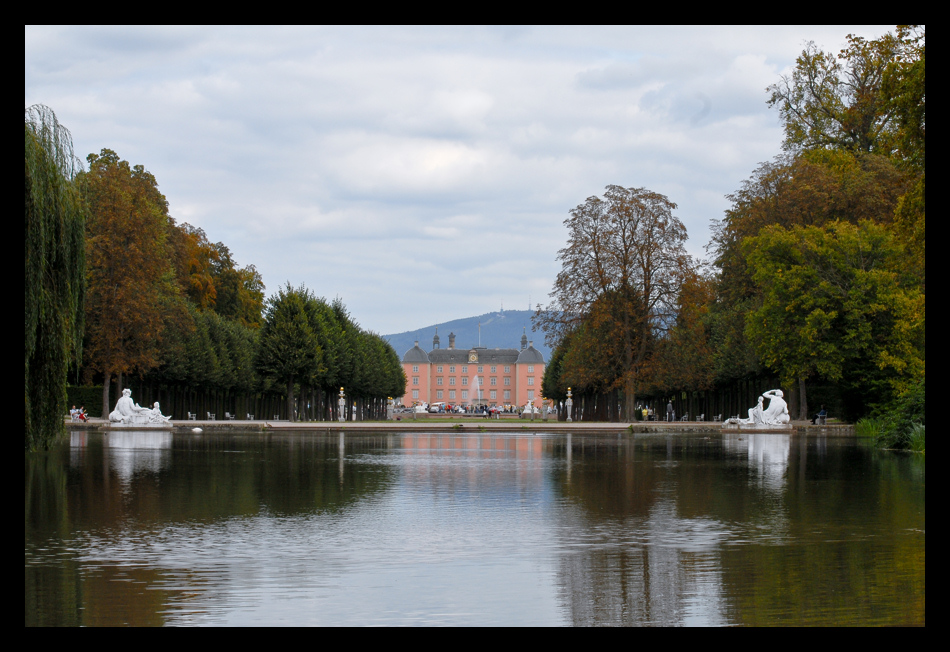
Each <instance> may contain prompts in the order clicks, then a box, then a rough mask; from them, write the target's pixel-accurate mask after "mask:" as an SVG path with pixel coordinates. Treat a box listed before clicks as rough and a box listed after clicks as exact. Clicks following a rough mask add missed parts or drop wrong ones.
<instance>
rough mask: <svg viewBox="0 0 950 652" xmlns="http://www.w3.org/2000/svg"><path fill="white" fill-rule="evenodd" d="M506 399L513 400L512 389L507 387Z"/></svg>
mask: <svg viewBox="0 0 950 652" xmlns="http://www.w3.org/2000/svg"><path fill="white" fill-rule="evenodd" d="M505 400H506V401H510V400H511V390H510V389H506V390H505Z"/></svg>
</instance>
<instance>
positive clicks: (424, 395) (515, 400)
mask: <svg viewBox="0 0 950 652" xmlns="http://www.w3.org/2000/svg"><path fill="white" fill-rule="evenodd" d="M402 368H403V371H405V372H406V379H407V383H406V395H405V396H403V397H402V398H401V400H402V404H403V405H406V406H409V405H414V404H416V403H421V402H426V403H429V404H430V405H431V404H432V403H447V404H449V405H465V406H475V405H488V406H492V405H497V406H504V405H516V406H519V407H523V406H524V405H525V404H527V403H531V404H532V405H534V406H535V407H541V379H542V378H543V377H544V356H543V355H541V352H540V351H538V350H537V349H536V348H534V343H533V342H529V341H528V337H527V335H522V336H521V348H520V349H490V348H487V347H484V346H476V347H474V348H471V349H456V348H455V334H454V333H449V348H447V349H442V348H439V331H438V329H436V333H435V337H433V338H432V350H431V351H429V352H428V353H426V352H425V351H423V350H422V349H421V348H420V347H419V342H416V345H415V346H414V347H412V348H411V349H409V350H408V351H406V355H404V356H403V357H402Z"/></svg>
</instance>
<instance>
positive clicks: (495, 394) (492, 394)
mask: <svg viewBox="0 0 950 652" xmlns="http://www.w3.org/2000/svg"><path fill="white" fill-rule="evenodd" d="M491 398H492V399H496V398H498V392H497V391H495V390H492V391H491Z"/></svg>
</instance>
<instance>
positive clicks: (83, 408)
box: [76, 405, 89, 421]
mask: <svg viewBox="0 0 950 652" xmlns="http://www.w3.org/2000/svg"><path fill="white" fill-rule="evenodd" d="M76 416H77V417H78V418H79V419H82V420H83V421H89V419H88V418H86V406H85V405H83V406H81V407H80V408H79V409H78V410H76Z"/></svg>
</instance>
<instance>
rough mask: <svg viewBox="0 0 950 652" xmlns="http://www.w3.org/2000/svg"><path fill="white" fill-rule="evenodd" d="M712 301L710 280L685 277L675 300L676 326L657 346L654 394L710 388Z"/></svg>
mask: <svg viewBox="0 0 950 652" xmlns="http://www.w3.org/2000/svg"><path fill="white" fill-rule="evenodd" d="M714 301H715V285H714V282H713V279H711V278H709V277H707V276H703V275H701V274H700V273H698V272H696V271H691V272H690V273H688V274H687V275H686V276H685V277H684V279H683V284H682V285H681V286H680V292H679V296H678V297H677V300H676V307H677V310H676V322H675V324H674V326H673V328H672V329H670V331H669V332H668V333H667V336H666V337H664V338H662V339H661V340H660V341H659V342H657V354H656V355H655V356H654V358H653V365H652V371H651V374H650V376H651V378H652V381H653V385H654V388H655V390H654V392H653V393H654V394H664V393H669V392H672V391H679V390H686V391H702V390H708V389H711V388H712V385H713V378H714V371H715V369H714V359H715V358H714V355H713V350H712V342H711V338H710V330H711V328H710V319H709V312H710V308H711V306H712V304H713V302H714Z"/></svg>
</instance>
